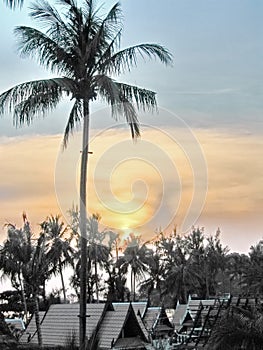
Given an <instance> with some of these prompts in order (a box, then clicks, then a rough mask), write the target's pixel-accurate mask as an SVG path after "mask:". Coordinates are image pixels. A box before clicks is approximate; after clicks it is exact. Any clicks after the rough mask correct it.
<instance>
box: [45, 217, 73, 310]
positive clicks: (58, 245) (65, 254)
mask: <svg viewBox="0 0 263 350" xmlns="http://www.w3.org/2000/svg"><path fill="white" fill-rule="evenodd" d="M40 226H41V228H42V231H43V233H44V234H45V235H46V240H47V244H48V246H49V247H48V248H49V249H48V257H49V259H50V261H51V262H52V263H53V265H54V266H57V267H58V269H54V274H57V273H59V275H60V279H61V284H62V291H63V298H64V303H66V289H65V283H64V278H63V268H64V267H65V266H67V265H71V266H72V256H73V253H74V252H73V248H72V247H71V245H70V236H69V234H68V227H64V223H63V222H62V221H60V217H59V215H57V216H53V215H51V216H50V217H48V218H47V219H46V220H45V221H43V222H42V223H41V224H40Z"/></svg>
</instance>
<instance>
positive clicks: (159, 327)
mask: <svg viewBox="0 0 263 350" xmlns="http://www.w3.org/2000/svg"><path fill="white" fill-rule="evenodd" d="M143 322H144V324H145V327H146V329H147V330H148V331H151V332H157V333H158V332H169V331H171V330H172V329H173V326H172V324H171V323H170V321H169V318H168V316H167V314H166V311H165V309H164V307H148V309H147V311H146V314H145V316H144V318H143Z"/></svg>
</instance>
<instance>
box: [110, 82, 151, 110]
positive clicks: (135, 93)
mask: <svg viewBox="0 0 263 350" xmlns="http://www.w3.org/2000/svg"><path fill="white" fill-rule="evenodd" d="M117 85H118V88H119V91H120V94H121V96H123V98H125V99H127V100H128V101H130V102H132V101H134V102H135V103H136V106H137V108H138V109H141V108H142V109H143V110H144V111H145V110H146V109H148V110H154V109H155V108H156V106H157V103H156V98H155V95H156V93H155V92H154V91H151V90H147V89H142V88H139V87H138V86H134V85H129V84H123V83H117Z"/></svg>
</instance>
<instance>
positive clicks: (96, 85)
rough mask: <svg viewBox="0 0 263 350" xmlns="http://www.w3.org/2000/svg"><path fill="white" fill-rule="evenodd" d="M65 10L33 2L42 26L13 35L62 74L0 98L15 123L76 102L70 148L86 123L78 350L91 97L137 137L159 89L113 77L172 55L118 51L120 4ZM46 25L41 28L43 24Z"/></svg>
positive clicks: (155, 49)
mask: <svg viewBox="0 0 263 350" xmlns="http://www.w3.org/2000/svg"><path fill="white" fill-rule="evenodd" d="M59 4H60V5H61V6H62V11H61V10H57V9H56V8H55V7H53V6H51V5H50V4H49V3H48V2H47V1H45V0H43V1H41V2H40V1H39V2H36V3H35V4H34V5H32V8H31V12H30V15H31V17H32V19H33V20H37V21H38V22H40V24H41V26H42V28H46V30H45V31H40V30H38V29H35V28H31V27H26V26H20V27H17V28H16V29H15V33H16V35H17V37H18V41H19V43H20V46H19V49H20V52H21V54H22V55H23V56H30V57H34V58H37V59H38V61H39V63H40V64H41V65H43V66H44V67H45V68H48V69H50V70H51V71H52V72H53V73H58V74H59V77H57V78H50V79H46V80H37V81H29V82H25V83H22V84H19V85H17V86H15V87H13V88H11V89H9V90H8V91H6V92H4V93H3V94H2V95H1V96H0V112H1V113H4V111H6V110H7V111H10V110H11V111H14V120H15V123H16V125H24V124H30V123H31V122H32V121H33V120H34V118H35V117H36V116H38V115H39V114H41V113H45V112H48V111H50V110H52V109H54V108H55V107H56V106H57V104H58V103H59V102H60V101H61V99H62V98H63V97H65V96H68V97H70V98H71V100H74V103H73V107H72V109H71V112H70V114H69V118H68V122H67V125H66V128H65V133H64V146H65V147H66V145H67V142H68V138H69V135H70V133H71V132H72V131H73V130H74V128H75V127H76V126H77V125H78V124H79V123H80V122H81V121H83V138H82V152H81V174H80V234H81V269H82V271H81V280H82V281H81V298H80V305H81V310H80V344H81V346H80V348H83V347H84V344H85V336H86V259H87V252H86V178H87V162H88V154H89V125H90V102H92V101H94V100H96V99H97V98H98V97H101V99H102V100H104V101H105V102H106V103H108V104H109V105H110V106H111V110H112V115H113V116H114V117H116V116H117V115H122V116H124V118H125V119H126V121H127V123H128V124H129V126H130V129H131V134H132V137H133V138H134V137H137V136H138V135H139V134H140V130H139V123H138V118H137V112H136V107H137V108H142V109H144V110H145V109H148V110H153V109H154V108H155V107H156V99H155V93H154V92H152V91H149V90H146V89H142V88H139V87H137V86H132V85H129V84H124V83H120V82H117V81H116V77H117V76H118V75H120V74H121V73H123V72H125V71H129V70H130V69H131V68H132V67H134V66H136V64H137V55H140V56H144V57H147V58H158V59H159V60H160V61H161V62H162V63H164V64H170V63H171V55H170V53H169V52H168V51H167V50H166V49H165V48H164V47H162V46H160V45H157V44H139V45H136V46H133V47H128V48H125V49H122V50H119V51H118V49H120V38H121V34H122V22H121V10H120V5H119V3H116V4H115V5H114V6H113V7H112V8H111V9H110V11H109V12H108V13H107V15H106V16H103V17H102V16H99V12H98V9H96V8H95V3H94V1H93V0H84V1H83V4H82V6H79V7H78V5H77V2H76V1H75V0H60V1H59ZM43 30H44V29H43Z"/></svg>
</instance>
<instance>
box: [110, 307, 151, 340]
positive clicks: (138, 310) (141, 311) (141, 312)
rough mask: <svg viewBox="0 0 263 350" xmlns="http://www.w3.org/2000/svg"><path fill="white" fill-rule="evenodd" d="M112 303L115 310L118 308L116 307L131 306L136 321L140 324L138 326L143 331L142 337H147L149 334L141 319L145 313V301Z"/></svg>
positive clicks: (125, 308) (124, 308)
mask: <svg viewBox="0 0 263 350" xmlns="http://www.w3.org/2000/svg"><path fill="white" fill-rule="evenodd" d="M112 305H113V307H114V309H115V310H118V309H123V310H128V308H129V307H130V305H131V306H132V308H133V311H134V314H135V316H136V318H137V321H138V323H139V325H140V328H141V329H142V331H143V334H144V337H145V338H146V339H148V338H149V334H148V331H147V328H146V327H145V324H144V322H143V321H142V315H145V312H146V308H147V302H131V303H129V302H128V303H127V302H124V303H112Z"/></svg>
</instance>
